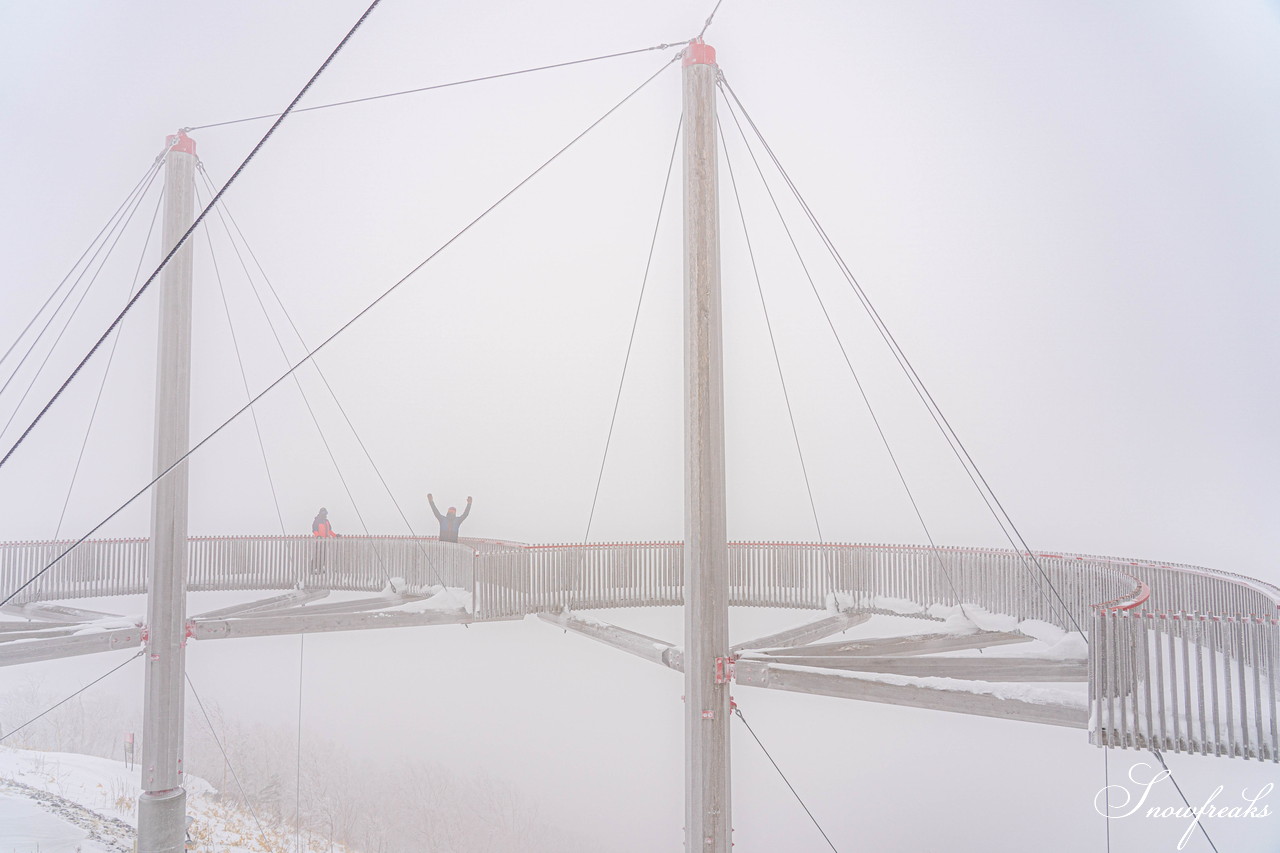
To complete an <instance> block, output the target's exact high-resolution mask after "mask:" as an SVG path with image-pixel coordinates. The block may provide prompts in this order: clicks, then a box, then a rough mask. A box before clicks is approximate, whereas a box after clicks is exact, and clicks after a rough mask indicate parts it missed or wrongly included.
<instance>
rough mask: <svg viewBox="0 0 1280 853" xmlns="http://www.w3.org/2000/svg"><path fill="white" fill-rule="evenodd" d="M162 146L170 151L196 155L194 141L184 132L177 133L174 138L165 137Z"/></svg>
mask: <svg viewBox="0 0 1280 853" xmlns="http://www.w3.org/2000/svg"><path fill="white" fill-rule="evenodd" d="M164 144H165V146H166V147H168V149H169V150H170V151H181V152H182V153H183V154H190V155H191V156H192V157H194V156H195V155H196V141H195V140H194V139H192V138H191V137H190V136H187V133H186V131H184V130H180V131H178V133H177V135H176V136H166V137H165V138H164Z"/></svg>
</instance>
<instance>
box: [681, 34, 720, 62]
mask: <svg viewBox="0 0 1280 853" xmlns="http://www.w3.org/2000/svg"><path fill="white" fill-rule="evenodd" d="M715 64H716V49H715V48H714V47H712V46H711V45H709V44H707V43H706V42H704V41H703V40H702V39H700V38H699V39H694V40H693V41H691V42H689V46H688V47H686V48H685V49H684V62H683V63H682V65H683V66H684V67H686V68H688V67H689V66H690V65H715Z"/></svg>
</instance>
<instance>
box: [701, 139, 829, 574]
mask: <svg viewBox="0 0 1280 853" xmlns="http://www.w3.org/2000/svg"><path fill="white" fill-rule="evenodd" d="M716 129H717V130H719V132H720V148H721V150H722V151H723V152H724V163H725V166H726V167H727V168H728V170H729V185H730V186H731V187H732V188H733V200H734V203H735V205H736V206H737V208H738V219H739V220H740V221H741V222H742V237H743V239H744V240H746V243H747V257H748V258H749V259H750V260H751V273H752V275H753V276H754V277H755V280H756V293H757V294H758V295H759V296H760V310H761V311H762V312H763V313H764V327H765V329H766V330H768V332H769V348H770V349H772V350H773V363H774V366H776V367H777V368H778V384H779V385H781V386H782V400H783V402H784V403H786V406H787V420H788V421H790V423H791V437H792V438H793V439H794V440H795V445H796V456H798V457H799V458H800V473H801V474H803V475H804V489H805V492H807V493H808V495H809V510H810V511H811V512H812V513H813V526H814V529H815V530H817V532H818V542H819V543H822V542H823V541H824V540H823V538H822V523H821V522H819V521H818V505H817V504H816V503H815V502H814V500H813V486H812V485H811V484H810V482H809V468H808V466H807V465H805V463H804V450H803V449H801V446H800V430H799V429H798V428H797V427H796V416H795V413H794V412H793V411H792V409H791V395H790V394H789V393H788V392H787V377H786V376H785V375H784V373H783V372H782V358H781V357H780V356H779V355H778V341H777V339H776V338H775V337H774V334H773V321H772V320H771V319H770V318H769V305H768V303H767V302H766V301H765V298H764V285H763V284H762V283H761V281H760V267H759V266H758V265H757V264H756V250H755V247H754V246H753V245H752V243H751V232H750V230H749V229H748V228H747V214H746V211H744V210H743V209H742V196H741V195H740V194H739V192H738V179H737V177H736V176H735V175H734V172H733V160H732V158H730V157H729V146H728V145H727V144H726V143H725V138H724V128H723V127H722V126H721V125H720V117H719V116H716ZM828 579H829V580H831V581H832V584H833V585H834V579H832V578H831V577H830V571H828Z"/></svg>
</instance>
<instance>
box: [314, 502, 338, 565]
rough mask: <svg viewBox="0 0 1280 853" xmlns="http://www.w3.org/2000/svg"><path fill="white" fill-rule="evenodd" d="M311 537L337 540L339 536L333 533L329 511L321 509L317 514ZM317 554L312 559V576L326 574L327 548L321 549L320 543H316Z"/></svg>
mask: <svg viewBox="0 0 1280 853" xmlns="http://www.w3.org/2000/svg"><path fill="white" fill-rule="evenodd" d="M311 535H312V536H314V537H315V538H316V539H317V540H322V539H336V538H338V534H336V533H334V532H333V525H332V524H331V523H330V522H329V510H327V509H325V508H324V507H320V511H319V512H318V513H316V517H315V520H314V521H312V522H311ZM316 545H317V547H316V553H315V556H314V557H312V558H311V574H313V575H321V574H324V570H325V561H326V555H325V553H324V552H325V551H327V550H328V549H327V548H322V547H319V545H320V542H319V541H317V542H316Z"/></svg>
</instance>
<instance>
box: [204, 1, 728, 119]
mask: <svg viewBox="0 0 1280 853" xmlns="http://www.w3.org/2000/svg"><path fill="white" fill-rule="evenodd" d="M708 23H710V22H709V21H708ZM688 43H689V42H688V40H687V39H686V40H685V41H676V42H671V43H669V44H668V43H666V42H664V43H662V44H655V45H652V46H650V47H640V48H636V49H635V50H623V51H619V52H618V53H606V54H603V55H601V56H589V57H587V58H585V59H571V60H569V61H567V62H554V63H552V64H550V65H537V66H534V67H533V68H521V69H519V70H517V71H503V72H501V73H499V74H486V75H484V76H482V77H470V78H467V79H466V80H454V81H452V82H449V83H435V84H433V85H430V86H419V87H418V88H416V89H401V90H400V91H398V92H386V93H385V94H381V95H369V96H367V97H363V98H350V99H348V100H345V101H334V102H333V103H329V104H317V105H315V106H314V107H299V108H297V109H296V110H294V111H293V112H294V113H295V114H297V113H309V112H313V111H315V110H327V109H329V108H331V107H345V106H349V105H351V104H363V103H367V102H369V101H380V100H383V99H384V98H396V97H399V96H401V95H416V94H418V93H420V92H434V91H435V90H437V89H449V88H452V87H454V86H465V85H466V84H468V83H483V82H485V81H487V80H501V79H502V78H504V77H516V76H518V75H520V74H532V73H533V72H535V71H550V70H551V69H554V68H568V67H569V66H572V65H583V64H585V63H588V62H599V61H600V60H602V59H617V58H618V57H620V56H633V55H635V54H637V53H649V52H650V51H654V50H667V49H668V48H672V47H678V46H680V45H684V44H688ZM278 115H280V113H265V114H263V115H258V116H249V117H248V118H237V119H231V120H230V121H217V122H213V123H212V124H200V125H196V126H195V127H184V128H183V131H185V132H187V133H190V132H192V131H196V130H205V129H206V128H210V127H225V126H226V125H229V124H242V123H244V122H247V121H261V120H262V119H267V118H275V117H276V116H278Z"/></svg>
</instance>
